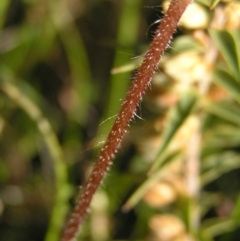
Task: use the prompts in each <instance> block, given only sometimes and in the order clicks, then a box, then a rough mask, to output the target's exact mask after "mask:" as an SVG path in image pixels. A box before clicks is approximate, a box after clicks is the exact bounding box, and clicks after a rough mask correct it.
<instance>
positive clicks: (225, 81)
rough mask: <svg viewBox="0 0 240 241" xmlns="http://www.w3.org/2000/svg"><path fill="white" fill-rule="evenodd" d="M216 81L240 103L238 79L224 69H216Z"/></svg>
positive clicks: (214, 75)
mask: <svg viewBox="0 0 240 241" xmlns="http://www.w3.org/2000/svg"><path fill="white" fill-rule="evenodd" d="M213 77H214V82H215V83H216V84H218V85H219V86H221V87H223V88H224V89H225V90H227V91H228V92H229V94H230V96H231V97H232V98H233V99H235V100H236V101H237V102H238V103H240V84H239V83H238V82H237V80H236V79H235V78H234V77H233V76H232V75H231V74H229V73H228V72H227V71H225V70H223V69H219V68H218V69H216V70H215V71H214V72H213Z"/></svg>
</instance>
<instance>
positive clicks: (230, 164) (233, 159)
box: [201, 152, 240, 185]
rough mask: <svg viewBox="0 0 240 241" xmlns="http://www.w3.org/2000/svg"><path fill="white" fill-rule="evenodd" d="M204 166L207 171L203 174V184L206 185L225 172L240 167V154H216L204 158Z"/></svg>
mask: <svg viewBox="0 0 240 241" xmlns="http://www.w3.org/2000/svg"><path fill="white" fill-rule="evenodd" d="M202 168H203V169H205V171H204V173H203V174H202V175H201V184H202V185H206V184H208V183H210V182H212V181H214V180H216V179H217V178H219V177H221V176H222V175H223V174H225V173H227V172H230V171H232V170H234V169H237V168H240V156H239V155H236V153H234V152H225V153H219V154H217V155H216V154H214V155H211V156H210V157H208V158H206V159H205V160H204V162H203V165H202Z"/></svg>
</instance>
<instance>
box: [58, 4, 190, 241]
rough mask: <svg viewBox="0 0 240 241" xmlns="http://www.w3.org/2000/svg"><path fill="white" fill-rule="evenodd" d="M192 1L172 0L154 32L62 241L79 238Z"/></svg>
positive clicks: (71, 240)
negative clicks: (90, 207) (88, 212)
mask: <svg viewBox="0 0 240 241" xmlns="http://www.w3.org/2000/svg"><path fill="white" fill-rule="evenodd" d="M191 2H192V0H172V1H171V4H170V6H169V8H168V10H167V12H166V14H165V16H164V18H163V19H162V21H161V22H160V25H159V28H158V29H157V31H156V33H155V37H154V39H153V42H152V43H151V45H150V47H149V50H148V52H147V53H146V55H145V57H144V60H143V63H142V65H141V66H140V68H139V70H138V73H137V75H136V76H135V80H134V82H133V84H132V86H131V88H130V90H129V92H128V93H127V96H126V99H125V101H124V102H123V104H122V107H121V109H120V112H119V114H118V116H117V118H116V121H115V123H114V125H113V127H112V129H111V131H110V133H109V135H108V138H107V141H106V143H105V145H104V147H103V148H102V150H101V152H100V155H99V158H98V160H97V162H96V164H95V166H94V168H93V171H92V173H91V175H90V177H89V179H88V181H87V183H86V185H85V188H84V190H83V192H82V195H81V196H80V200H79V202H78V203H77V205H76V206H75V208H74V210H73V213H72V215H71V217H70V220H69V222H68V224H67V226H66V229H65V230H64V233H63V237H62V241H73V240H74V239H75V238H76V236H77V234H78V231H79V227H80V224H81V223H82V221H83V219H84V217H85V215H86V213H87V210H88V208H89V205H90V202H91V200H92V197H93V195H94V193H95V192H96V190H97V189H98V187H99V186H100V184H101V182H102V180H103V178H104V177H105V175H106V173H107V171H108V169H109V168H110V166H111V165H112V162H113V159H114V156H115V154H116V152H117V150H118V148H119V146H120V143H121V140H122V137H123V135H124V133H125V132H126V128H127V126H128V124H129V122H130V120H131V119H132V117H133V116H134V114H135V112H136V108H137V106H138V104H139V103H140V101H141V100H142V96H143V94H144V92H145V90H146V88H147V86H148V85H149V84H150V82H151V78H152V75H153V73H154V71H155V69H156V67H157V64H158V62H159V60H160V58H161V56H162V55H163V53H164V51H165V49H166V48H167V47H168V45H169V43H170V40H171V37H172V35H173V33H174V31H175V29H176V27H177V24H178V21H179V19H180V17H181V16H182V14H183V12H184V11H185V9H186V7H187V6H188V5H189V4H190V3H191Z"/></svg>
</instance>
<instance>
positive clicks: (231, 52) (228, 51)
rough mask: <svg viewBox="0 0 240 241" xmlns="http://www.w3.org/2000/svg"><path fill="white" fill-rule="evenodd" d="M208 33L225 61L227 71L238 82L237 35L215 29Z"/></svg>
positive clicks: (239, 79) (239, 71)
mask: <svg viewBox="0 0 240 241" xmlns="http://www.w3.org/2000/svg"><path fill="white" fill-rule="evenodd" d="M209 33H210V35H211V37H212V39H213V41H214V42H215V44H216V45H217V47H218V49H219V51H220V52H221V54H222V56H223V58H224V59H225V61H226V63H227V65H228V67H229V69H230V70H231V71H232V74H233V75H234V76H235V78H236V79H237V81H238V82H240V69H239V62H240V61H239V54H238V42H239V39H237V34H232V33H231V32H229V31H219V30H215V29H211V30H209Z"/></svg>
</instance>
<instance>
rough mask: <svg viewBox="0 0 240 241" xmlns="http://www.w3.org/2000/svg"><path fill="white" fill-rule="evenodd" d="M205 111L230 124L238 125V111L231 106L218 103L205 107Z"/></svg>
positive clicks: (239, 112)
mask: <svg viewBox="0 0 240 241" xmlns="http://www.w3.org/2000/svg"><path fill="white" fill-rule="evenodd" d="M205 108H206V109H205V110H206V111H207V112H209V113H211V114H214V115H216V116H218V117H220V118H222V119H224V120H226V121H228V122H230V123H232V124H235V125H238V126H239V125H240V110H239V108H236V107H234V106H233V105H229V104H226V103H224V102H219V103H215V104H211V105H208V106H206V107H205Z"/></svg>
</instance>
